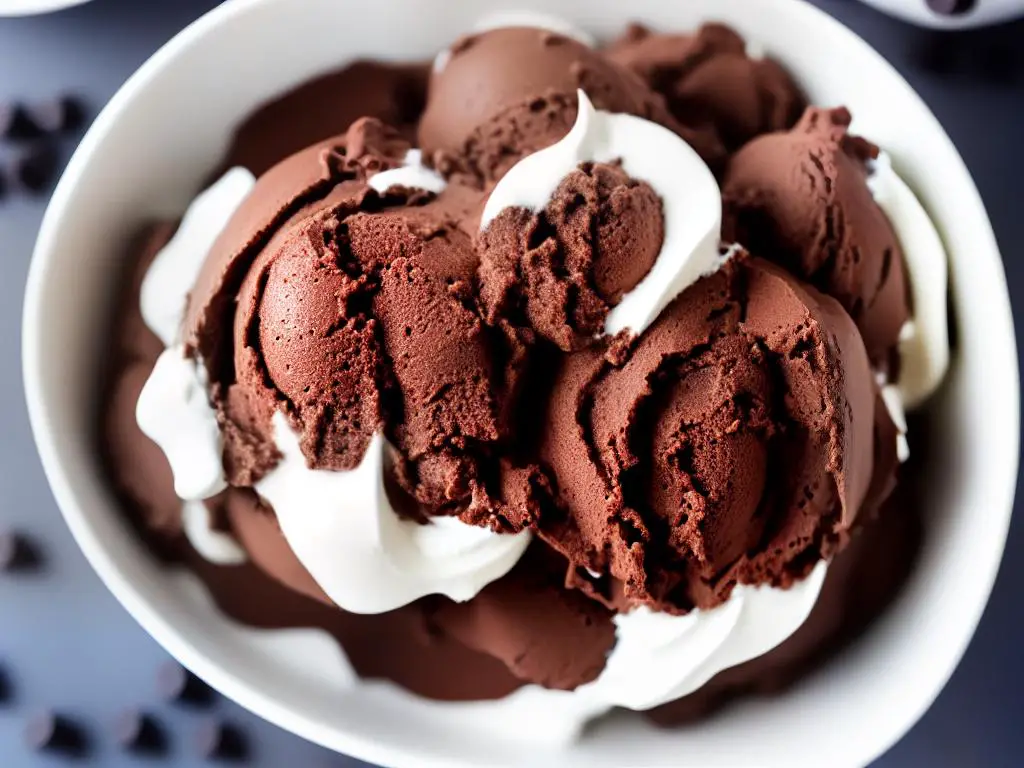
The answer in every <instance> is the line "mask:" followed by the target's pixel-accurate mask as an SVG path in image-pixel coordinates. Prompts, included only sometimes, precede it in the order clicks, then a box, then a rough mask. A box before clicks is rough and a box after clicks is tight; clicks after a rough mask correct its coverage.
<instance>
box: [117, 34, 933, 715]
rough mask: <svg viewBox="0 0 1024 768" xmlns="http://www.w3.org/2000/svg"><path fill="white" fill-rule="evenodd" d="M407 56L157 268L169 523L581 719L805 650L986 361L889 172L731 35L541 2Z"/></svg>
mask: <svg viewBox="0 0 1024 768" xmlns="http://www.w3.org/2000/svg"><path fill="white" fill-rule="evenodd" d="M377 66H378V65H372V64H360V65H357V68H356V69H357V70H358V76H354V75H352V74H350V72H351V71H350V70H346V71H343V72H342V73H339V74H337V75H333V76H330V77H326V78H323V79H322V80H321V81H317V83H315V84H311V85H310V86H307V87H306V88H307V90H306V91H304V90H303V89H299V90H298V91H296V92H295V93H294V94H292V95H289V96H286V97H284V98H283V99H282V100H281V101H280V102H275V103H271V104H268V105H267V106H266V107H264V108H263V109H261V110H260V111H259V112H258V113H257V114H256V115H254V116H253V117H252V118H251V119H250V120H249V121H248V122H247V123H245V124H243V125H242V126H241V127H240V128H239V131H238V135H237V137H236V141H235V144H234V148H233V150H232V154H231V156H229V158H228V167H229V170H228V171H227V172H226V173H225V174H224V175H223V176H222V177H221V178H220V179H219V180H218V181H216V182H215V183H214V184H213V185H212V186H211V187H210V188H209V189H208V190H207V191H206V192H204V193H203V194H201V195H200V196H198V197H197V198H196V200H195V201H194V203H193V204H192V206H191V207H190V208H189V210H188V211H187V212H186V214H185V216H184V218H183V219H182V221H181V223H180V225H178V227H177V229H176V231H175V230H174V228H173V227H167V226H164V227H163V228H158V229H156V230H153V231H152V234H151V235H150V237H149V238H148V239H147V240H146V241H144V242H143V243H142V244H141V245H140V246H139V250H138V251H137V254H138V255H137V256H136V257H135V258H136V259H138V260H139V266H138V267H137V268H136V272H135V275H134V277H133V280H132V282H131V283H130V285H129V287H128V289H127V290H126V296H127V299H126V302H125V307H124V308H123V309H122V314H123V322H122V324H121V326H120V327H121V329H122V330H121V331H120V337H119V340H118V344H117V355H116V358H115V359H116V362H115V367H114V371H113V380H112V387H111V389H110V392H111V394H110V398H109V400H108V401H107V402H108V404H107V406H106V408H107V416H106V417H105V422H104V423H105V428H104V435H105V437H104V439H105V441H106V444H107V446H108V448H109V452H110V455H111V457H112V461H111V466H112V470H111V471H112V475H113V479H114V482H115V484H116V485H117V487H118V489H119V491H120V492H121V494H122V496H123V497H124V498H125V499H126V501H127V502H128V503H129V504H130V505H131V506H133V507H134V508H135V509H136V510H138V512H137V515H138V517H137V519H138V520H139V522H140V523H141V524H142V525H143V527H144V528H145V529H146V530H147V532H148V535H152V536H157V537H158V538H160V539H161V540H164V541H174V540H176V539H178V538H180V539H181V540H183V541H187V542H190V544H188V545H186V546H187V547H188V551H191V552H195V553H197V554H198V556H199V560H198V561H197V562H207V563H208V564H209V565H208V566H207V565H203V566H201V567H200V566H196V567H197V568H200V570H201V571H202V572H203V573H204V578H205V579H207V580H208V583H209V585H210V588H211V589H213V590H214V593H215V595H221V596H223V595H225V594H227V593H225V592H224V591H223V589H222V588H221V586H219V585H220V581H219V579H220V577H219V576H216V574H217V573H219V571H217V570H216V569H217V568H220V569H229V568H235V569H244V570H245V572H246V573H253V574H255V573H259V574H260V576H259V578H260V579H265V580H266V583H267V584H268V585H269V584H274V585H275V586H274V589H278V590H283V593H285V594H288V595H291V596H292V597H291V598H289V599H290V600H296V601H299V602H302V601H306V602H308V603H309V604H310V605H311V606H313V605H315V606H317V607H316V609H315V610H316V612H318V613H317V615H318V616H320V615H321V613H319V612H323V613H322V615H324V616H328V615H332V614H337V615H338V616H339V621H340V617H342V616H346V615H349V614H365V617H364V618H363V619H361V620H360V621H361V622H365V623H364V624H360V626H366V627H369V626H371V624H370V623H369V622H374V621H376V622H382V623H381V624H380V626H384V624H383V622H399V621H412V622H413V623H417V622H422V626H423V636H424V637H427V636H430V637H434V638H436V639H435V641H434V642H436V643H441V646H439V647H438V650H437V652H438V653H448V650H447V649H448V648H458V649H462V650H461V651H459V652H460V653H463V654H467V656H466V658H467V659H471V661H467V662H466V668H467V670H469V669H473V670H476V669H482V668H483V667H480V666H479V665H484V666H487V665H492V666H487V668H488V669H493V670H501V675H502V676H503V677H501V679H502V682H501V683H495V684H494V686H493V687H491V688H487V689H486V691H485V690H484V687H483V684H482V683H481V684H480V685H479V686H478V688H479V691H480V693H478V696H480V697H484V698H486V697H488V696H494V695H500V692H505V693H507V692H508V691H511V690H512V689H514V688H515V687H516V685H522V684H524V683H525V684H532V685H535V686H540V687H541V688H547V689H555V690H553V691H550V692H547V693H545V692H543V691H538V692H537V693H536V694H535V695H536V696H541V695H550V696H551V697H555V698H550V699H548V700H546V701H547V702H548V704H550V705H551V706H552V707H554V708H555V710H557V711H559V712H563V713H565V716H566V718H567V722H568V721H572V723H573V724H574V725H573V727H574V728H578V726H579V725H580V724H581V723H582V722H583V721H584V720H585V719H587V718H589V717H591V716H593V715H595V714H598V713H600V712H601V711H603V710H605V709H607V708H608V707H611V706H623V707H628V708H632V709H650V708H652V707H657V706H659V705H663V704H666V703H667V702H672V701H674V700H676V699H680V697H690V698H692V697H694V696H698V697H699V695H700V691H701V689H702V688H707V689H708V690H712V689H715V687H716V686H715V683H714V681H715V680H717V679H718V677H719V676H721V675H722V674H723V671H725V670H729V669H731V668H736V669H742V670H745V669H747V668H748V667H749V666H750V665H751V664H754V665H755V666H756V664H757V662H756V661H754V660H756V659H758V658H759V657H762V656H765V654H768V655H767V656H765V658H766V659H767V658H771V657H772V653H771V652H772V649H773V648H775V647H776V646H780V645H781V648H784V647H786V645H787V644H788V643H790V642H797V640H796V639H793V640H790V638H791V637H794V636H799V630H800V628H801V626H802V625H804V623H805V621H806V622H808V623H809V624H814V621H812V620H809V619H808V617H809V616H813V615H815V610H816V605H818V603H819V594H832V592H834V591H835V590H831V589H829V588H828V586H827V585H828V584H829V579H830V578H831V576H830V572H831V570H832V563H833V561H840V562H842V561H843V558H848V559H849V558H852V555H850V556H847V554H846V550H847V548H848V545H849V544H850V542H851V541H852V540H854V539H855V538H857V537H858V536H860V535H861V531H862V530H866V529H870V528H872V527H873V526H880V525H882V523H881V522H876V519H877V518H878V517H879V516H880V515H883V518H884V515H890V514H891V513H890V512H885V511H884V509H885V504H886V499H887V498H888V497H889V495H890V493H891V492H892V490H893V488H894V487H895V486H896V485H897V477H898V474H899V463H900V461H902V460H904V459H906V446H907V442H906V441H907V433H908V427H907V423H906V419H905V416H904V410H905V409H907V408H913V407H916V406H917V405H919V404H920V403H922V402H924V400H926V399H927V397H928V395H929V394H930V393H931V391H933V390H934V388H935V387H936V386H938V384H939V383H940V381H941V379H942V375H943V373H944V371H945V367H946V365H947V364H948V357H949V351H948V339H947V335H946V322H947V319H946V316H945V261H944V259H945V254H944V252H943V250H942V245H941V240H940V239H939V238H938V235H937V234H936V232H935V229H934V226H932V225H931V222H930V220H929V219H928V217H927V215H926V214H925V212H924V211H923V209H921V207H920V204H919V203H917V201H916V198H914V197H913V193H912V192H911V191H910V190H909V189H908V188H907V187H906V185H905V184H903V183H902V182H901V181H900V180H899V177H898V176H897V175H896V174H895V171H894V170H893V168H892V165H891V163H890V162H889V159H888V157H887V156H885V155H884V154H882V155H880V154H879V151H878V148H877V147H875V146H874V145H872V144H870V143H869V142H868V141H866V140H864V139H861V138H859V137H857V136H855V135H854V134H853V133H851V130H850V128H851V121H852V116H851V115H850V114H849V113H848V112H847V111H845V110H843V109H821V108H817V107H807V108H806V109H805V108H804V107H805V103H804V100H803V97H802V95H801V94H800V92H799V89H798V88H797V86H796V85H795V84H794V83H793V81H792V79H791V78H790V77H789V76H788V74H787V73H786V72H785V71H784V70H783V69H782V68H781V67H780V66H779V65H777V64H776V63H774V62H772V61H771V60H770V59H766V58H763V57H757V58H755V57H751V56H749V55H748V52H747V48H746V44H745V42H744V41H743V40H742V38H740V37H739V36H738V35H736V34H735V33H734V32H732V30H729V29H727V28H725V27H722V26H720V25H707V26H705V27H703V28H701V29H700V30H698V31H697V32H695V33H693V34H683V35H675V34H661V33H655V32H652V31H650V30H647V29H644V28H641V27H633V28H630V30H628V31H627V33H626V34H625V35H624V36H623V37H622V38H620V39H619V40H618V41H615V42H614V43H613V44H611V45H610V46H608V47H606V48H600V47H597V46H596V44H595V43H594V41H593V40H592V39H591V38H590V37H589V36H588V35H586V33H585V32H581V31H579V30H576V29H575V28H573V27H572V26H571V25H567V24H565V23H564V22H559V21H558V20H549V19H545V18H539V19H534V18H533V17H530V18H527V17H523V16H521V15H510V16H508V17H507V18H505V17H503V18H501V19H492V20H489V21H487V22H485V23H482V24H481V25H480V27H479V28H478V29H477V30H475V31H473V32H471V33H470V34H469V35H467V36H466V37H464V38H462V39H460V40H458V41H456V42H455V43H453V44H452V46H451V47H450V48H449V49H447V50H446V51H444V52H443V53H442V54H441V55H439V56H438V58H437V59H436V60H435V61H434V62H433V63H432V64H430V65H427V66H425V67H422V68H417V67H405V68H404V69H403V68H394V69H389V68H387V67H384V66H383V65H381V66H379V67H378V68H377V69H375V68H374V67H377ZM427 70H429V72H428V71H427ZM373 83H377V87H376V90H374V88H372V87H370V86H371V85H372V84H373ZM339 88H344V89H345V92H352V93H360V92H363V91H366V92H367V93H372V96H368V97H366V98H364V99H363V102H362V103H364V104H366V107H367V109H366V111H367V114H364V115H360V114H358V112H355V111H353V110H355V109H356V108H355V107H353V106H352V105H351V104H347V103H341V102H339V103H338V105H337V106H336V107H332V109H336V110H337V113H336V114H332V113H331V112H330V110H329V109H328V108H327V107H325V106H323V103H322V100H321V98H319V97H318V98H316V99H315V100H314V99H313V98H312V97H313V95H314V93H316V94H323V93H325V92H327V89H330V90H335V89H339ZM306 93H308V94H309V97H310V98H309V99H307V100H306V101H308V102H310V103H312V102H313V101H315V102H316V104H317V105H318V106H317V109H318V110H320V112H319V113H318V114H319V115H320V122H322V123H323V125H322V126H320V127H319V131H318V132H314V131H313V129H311V128H310V127H309V126H308V125H306V124H302V123H299V124H296V126H294V127H289V128H288V129H287V130H285V129H284V128H283V127H282V126H285V125H287V121H288V119H289V116H290V115H291V114H293V113H295V110H296V107H297V105H299V104H301V103H305V102H303V101H302V100H301V99H305V96H304V94H306ZM388 94H389V95H388ZM342 101H343V100H342ZM801 115H802V116H801ZM381 118H384V119H381ZM385 120H388V121H391V123H392V124H391V125H389V124H388V122H385ZM263 135H266V136H267V139H266V140H265V141H264V140H263V139H262V138H261V137H262V136H263ZM290 137H294V139H291V138H290ZM311 141H312V142H313V143H310V142H311ZM290 142H291V143H290ZM269 159H273V160H274V161H276V162H268V160H269ZM248 168H252V169H253V171H255V172H256V173H255V175H254V173H253V172H251V171H250V170H248ZM172 233H173V236H172ZM150 262H151V265H150ZM143 275H144V277H143ZM129 455H132V456H133V457H134V456H138V457H140V458H141V461H138V462H135V463H133V464H132V465H131V467H129V462H128V459H127V457H128V456H129ZM133 461H134V459H133ZM851 549H852V548H851ZM858 562H860V561H858ZM211 569H212V570H211ZM849 571H851V567H845V568H838V570H836V573H837V574H838V575H837V576H835V577H834V578H835V579H840V578H842V579H844V581H843V583H844V584H845V583H846V581H845V579H848V578H851V577H849V576H847V575H845V574H846V573H847V572H849ZM250 578H256V577H255V576H251V577H250ZM261 583H262V582H261ZM823 585H825V587H824V588H823ZM267 588H269V587H267ZM823 589H824V592H823ZM224 599H226V598H224ZM829 599H830V600H831V598H829ZM229 610H231V609H229ZM309 610H310V611H312V610H313V608H312V607H310V608H309ZM235 613H236V614H237V613H238V612H237V611H235ZM243 613H245V617H246V620H251V615H252V613H253V612H252V611H250V610H249V609H248V608H247V609H245V611H243ZM318 621H323V622H325V626H326V624H329V623H332V622H333V621H334V619H330V620H329V621H328V620H327V619H326V618H325V619H322V620H318ZM345 621H348V620H347V619H346V620H345ZM332 631H334V630H332ZM335 634H336V635H337V636H339V637H341V638H342V641H343V643H344V644H346V647H348V643H349V642H354V641H352V640H351V638H352V636H353V635H352V631H351V630H350V629H349V628H348V625H347V624H346V629H345V630H344V631H343V632H342V631H341V630H340V629H339V630H338V631H337V632H335ZM414 634H415V633H414ZM416 636H417V637H418V636H419V635H416ZM409 642H422V641H420V640H415V638H412V639H410V640H409ZM801 642H802V641H801ZM357 657H358V658H359V659H361V660H362V661H361V662H360V664H357V666H362V667H363V668H364V669H366V668H367V663H368V662H367V661H366V658H367V657H365V656H359V655H358V654H357ZM446 658H447V657H446ZM375 665H376V666H375ZM381 666H387V665H386V664H383V663H381V664H377V662H373V663H372V664H370V667H372V668H373V669H378V668H379V667H381ZM385 674H390V675H391V676H393V677H394V678H395V679H397V680H400V681H402V682H403V683H404V684H406V685H407V686H409V687H410V688H412V689H414V690H422V691H424V692H429V690H434V689H433V688H431V687H430V686H428V685H427V684H426V683H423V682H422V679H421V677H422V676H421V673H418V672H417V673H415V674H413V673H412V672H411V671H409V672H406V671H396V672H391V673H385ZM497 674H498V673H497V672H492V673H491V675H492V677H493V676H494V675H497ZM751 674H753V673H751ZM489 679H490V678H489ZM709 681H711V682H710V683H709ZM744 682H745V683H748V682H749V680H745V681H744ZM431 685H434V684H433V683H432V684H431ZM471 688H472V685H470V686H469V687H468V688H467V689H466V690H469V689H471ZM428 689H429V690H428ZM460 690H461V689H460ZM446 695H447V694H446ZM533 695H534V694H531V696H533ZM467 697H469V698H472V697H473V696H467ZM565 697H569V698H568V699H566V698H565ZM523 700H524V701H526V700H527V699H523ZM687 700H688V698H683V701H687ZM536 701H540V699H536ZM567 701H569V702H572V703H571V704H570V705H566V704H565V702H567ZM553 711H554V710H553Z"/></svg>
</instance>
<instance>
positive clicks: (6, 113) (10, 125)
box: [0, 102, 39, 141]
mask: <svg viewBox="0 0 1024 768" xmlns="http://www.w3.org/2000/svg"><path fill="white" fill-rule="evenodd" d="M38 135H39V126H37V125H36V124H35V123H34V122H33V121H32V118H31V117H29V114H28V112H27V111H26V110H25V107H24V106H22V105H21V104H18V103H15V102H10V103H6V104H0V139H4V140H5V141H12V140H13V141H23V140H24V139H34V138H36V137H37V136H38Z"/></svg>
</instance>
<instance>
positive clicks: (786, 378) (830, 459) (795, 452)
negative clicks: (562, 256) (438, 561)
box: [540, 256, 895, 612]
mask: <svg viewBox="0 0 1024 768" xmlns="http://www.w3.org/2000/svg"><path fill="white" fill-rule="evenodd" d="M874 391H875V387H874V383H873V381H872V377H871V373H870V369H869V367H868V361H867V357H866V355H865V353H864V346H863V343H862V342H861V340H860V336H859V334H858V333H857V330H856V328H855V327H854V326H853V324H852V323H851V322H850V319H849V317H848V316H847V315H846V313H844V312H843V311H842V309H841V308H840V307H839V306H838V304H837V303H836V302H835V301H834V300H832V299H830V298H828V297H826V296H823V295H821V294H820V293H818V292H817V291H815V290H814V289H812V288H810V287H809V286H805V285H803V284H801V283H800V282H798V281H797V280H796V279H794V278H793V277H791V276H790V275H789V274H787V273H785V272H783V271H782V270H780V269H778V268H776V267H774V266H772V265H771V264H768V263H766V262H764V261H761V260H759V259H748V258H746V257H743V256H738V257H734V259H733V260H732V262H731V263H729V264H727V265H726V266H725V267H723V268H722V269H721V270H720V271H719V272H718V273H717V274H715V275H713V276H712V277H710V278H707V279H705V280H702V281H700V282H699V283H697V284H695V285H693V286H692V287H691V288H689V289H688V290H687V291H685V292H684V293H683V294H682V295H681V296H680V297H679V298H678V299H676V301H675V302H673V303H672V304H671V305H670V306H669V307H668V309H666V310H665V311H664V312H663V313H662V314H661V316H660V318H659V319H658V321H657V323H655V325H654V326H652V327H651V328H650V329H649V330H648V332H647V333H645V334H644V336H643V337H642V338H641V339H640V341H639V343H638V344H637V346H636V348H635V349H634V350H632V351H631V353H630V354H629V356H628V358H627V359H626V360H625V361H621V362H620V361H618V360H612V361H610V360H609V359H608V357H607V355H606V354H604V350H602V349H601V348H594V349H590V350H586V351H584V352H580V353H577V354H575V355H571V356H568V357H566V358H565V359H564V361H563V363H562V365H561V367H560V369H559V371H558V373H557V375H556V378H555V384H554V387H553V391H552V396H551V400H550V404H549V406H548V411H547V414H546V418H545V421H544V423H545V430H544V435H543V439H542V447H541V449H540V450H541V455H542V456H543V458H544V461H545V463H546V465H548V466H550V467H551V468H552V471H553V474H554V477H555V478H556V481H557V485H558V488H559V491H560V496H559V500H560V502H561V505H562V507H563V508H564V509H565V512H566V515H565V519H563V520H557V519H556V520H549V519H547V518H545V519H542V521H541V524H540V532H541V536H542V537H543V538H544V540H545V541H547V542H548V543H549V544H550V545H551V546H553V547H554V548H556V549H557V550H559V551H561V552H563V553H564V554H565V556H566V558H567V560H568V562H569V569H568V575H567V581H568V582H569V583H575V584H577V585H579V586H580V587H581V588H583V589H584V590H585V591H586V592H587V593H588V594H590V595H592V596H594V597H595V598H596V599H598V600H601V601H602V602H604V603H605V604H607V605H608V606H609V607H618V608H623V607H626V606H629V605H634V604H645V605H649V606H651V607H655V608H657V609H659V610H668V611H679V612H685V611H688V610H691V609H692V608H694V607H697V608H705V609H706V608H711V607H713V606H715V605H717V604H719V603H721V602H722V601H723V600H725V599H727V598H728V596H729V593H730V591H731V590H732V588H733V587H734V586H735V585H736V584H737V583H748V584H750V583H755V584H756V583H764V582H768V583H771V584H776V585H779V586H786V585H788V584H790V583H792V581H793V579H799V578H801V577H802V576H804V575H806V573H807V571H808V570H809V569H810V568H811V567H812V566H813V565H814V564H815V563H817V562H818V561H819V560H820V559H822V558H829V557H831V555H832V554H833V553H834V552H835V551H836V550H837V549H838V548H839V547H841V546H842V545H843V544H844V543H845V541H846V538H847V535H848V532H849V530H850V529H851V527H852V526H853V524H854V522H855V521H856V519H857V516H858V515H859V514H860V512H861V505H862V502H863V500H864V498H865V494H866V492H867V488H868V484H869V482H870V480H871V474H872V469H873V466H872V465H873V455H872V453H873V449H872V431H873V419H874V409H875V394H874ZM885 469H886V471H888V472H890V473H891V472H893V471H894V469H895V466H894V465H893V466H890V467H886V468H885Z"/></svg>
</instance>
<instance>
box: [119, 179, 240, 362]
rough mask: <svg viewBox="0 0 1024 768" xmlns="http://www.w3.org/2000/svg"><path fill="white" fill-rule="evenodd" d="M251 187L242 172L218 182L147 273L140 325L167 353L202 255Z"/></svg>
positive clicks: (200, 199)
mask: <svg viewBox="0 0 1024 768" xmlns="http://www.w3.org/2000/svg"><path fill="white" fill-rule="evenodd" d="M255 185H256V177H255V176H253V175H252V173H251V172H249V171H248V170H247V169H245V168H241V167H236V168H232V169H231V170H229V171H228V172H227V173H225V174H224V175H223V176H221V177H220V179H219V180H218V181H217V182H216V183H215V184H213V186H211V187H210V188H209V189H207V190H205V191H204V192H201V193H200V194H199V196H198V197H197V198H196V199H195V200H193V201H192V204H191V205H189V207H188V210H187V211H185V215H184V216H183V217H182V219H181V224H180V225H179V226H178V231H177V232H175V233H174V237H172V238H171V239H170V241H168V243H167V245H165V246H164V247H163V249H162V250H161V251H160V253H158V254H157V257H156V258H155V259H154V260H153V264H152V265H151V266H150V268H149V271H148V272H146V277H145V278H144V279H143V281H142V291H141V294H140V296H139V303H140V304H141V308H142V319H143V320H145V321H146V325H148V326H149V329H150V330H151V331H153V333H155V334H156V335H157V336H158V337H159V338H160V341H162V342H163V343H164V346H165V347H170V346H173V345H174V344H175V343H176V342H177V341H178V338H179V335H180V333H181V323H182V319H183V318H184V316H185V304H186V302H187V301H188V294H189V291H191V290H192V286H193V285H194V284H195V282H196V278H197V277H198V276H199V270H200V269H202V267H203V262H204V261H205V260H206V254H207V253H209V252H210V248H211V247H213V242H214V241H215V240H216V239H217V236H218V235H220V233H221V230H223V229H224V225H225V224H227V221H228V219H229V218H231V214H233V213H234V212H235V210H236V209H237V208H238V206H239V205H241V204H242V201H243V200H244V199H245V198H246V197H247V196H248V194H249V193H250V192H251V191H252V188H253V187H254V186H255Z"/></svg>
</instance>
